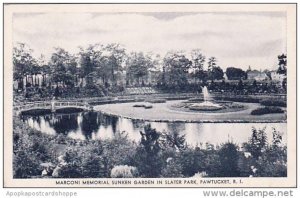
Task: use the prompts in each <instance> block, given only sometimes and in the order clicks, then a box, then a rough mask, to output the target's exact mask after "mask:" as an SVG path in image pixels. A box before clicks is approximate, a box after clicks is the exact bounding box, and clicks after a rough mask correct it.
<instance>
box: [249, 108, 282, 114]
mask: <svg viewBox="0 0 300 198" xmlns="http://www.w3.org/2000/svg"><path fill="white" fill-rule="evenodd" d="M283 112H284V111H283V110H282V109H280V108H279V107H262V108H257V109H254V110H253V111H252V112H251V115H264V114H271V113H283Z"/></svg>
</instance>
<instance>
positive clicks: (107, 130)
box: [21, 112, 287, 146]
mask: <svg viewBox="0 0 300 198" xmlns="http://www.w3.org/2000/svg"><path fill="white" fill-rule="evenodd" d="M21 118H22V120H23V121H24V122H26V123H27V124H28V125H29V126H30V127H32V128H34V129H37V130H39V131H41V132H43V133H46V134H51V135H57V134H63V135H66V136H68V137H70V138H74V139H81V140H85V139H106V138H113V137H114V135H115V134H116V133H117V132H122V131H125V132H126V133H127V134H128V137H129V138H130V139H132V140H134V141H136V142H138V141H139V140H140V138H141V137H140V131H143V127H144V125H145V124H150V125H151V127H152V128H155V129H157V131H160V132H163V131H166V132H178V133H180V134H185V138H186V141H187V143H188V144H190V145H193V146H195V145H197V144H201V143H206V142H209V143H211V144H215V145H218V144H221V143H224V142H227V141H232V142H234V143H236V144H241V143H243V142H247V141H248V138H249V137H250V136H251V133H252V131H251V129H252V127H255V128H256V129H262V128H264V127H266V133H267V137H268V141H269V142H271V141H272V131H273V128H275V129H276V130H277V131H280V132H281V133H283V142H284V143H285V142H286V129H287V124H286V123H178V122H145V121H140V120H139V121H137V120H131V119H126V118H121V117H117V116H108V115H104V114H101V113H100V112H81V113H73V114H49V115H41V116H21Z"/></svg>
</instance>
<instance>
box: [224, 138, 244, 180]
mask: <svg viewBox="0 0 300 198" xmlns="http://www.w3.org/2000/svg"><path fill="white" fill-rule="evenodd" d="M219 156H220V162H221V167H220V172H219V176H220V177H238V176H239V175H240V171H239V169H238V159H239V152H238V147H237V146H236V145H235V144H233V143H231V142H228V143H226V144H223V145H222V147H221V149H220V150H219Z"/></svg>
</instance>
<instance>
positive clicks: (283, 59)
mask: <svg viewBox="0 0 300 198" xmlns="http://www.w3.org/2000/svg"><path fill="white" fill-rule="evenodd" d="M286 65H287V56H286V54H282V55H279V56H278V70H277V73H279V74H284V75H286Z"/></svg>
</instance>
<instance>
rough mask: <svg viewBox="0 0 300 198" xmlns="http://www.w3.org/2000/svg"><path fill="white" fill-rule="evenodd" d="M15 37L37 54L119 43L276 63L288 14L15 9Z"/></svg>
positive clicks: (228, 60) (230, 62)
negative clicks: (30, 12)
mask: <svg viewBox="0 0 300 198" xmlns="http://www.w3.org/2000/svg"><path fill="white" fill-rule="evenodd" d="M13 32H14V34H13V41H14V42H25V43H26V44H28V45H29V46H30V47H31V48H32V49H33V50H34V55H35V56H36V57H38V56H40V54H44V55H45V56H46V58H49V57H50V55H51V53H52V52H53V51H54V47H62V48H64V49H66V50H68V51H70V52H71V53H77V52H78V46H87V45H88V44H94V43H103V44H106V43H112V42H116V43H120V44H122V45H123V46H124V47H125V48H126V49H127V51H128V52H130V51H143V52H149V51H152V52H153V53H158V54H160V55H161V56H162V57H163V56H164V55H165V54H166V52H167V51H169V50H186V51H190V50H192V49H195V48H197V49H201V50H202V51H203V53H204V55H205V56H206V57H210V56H215V57H216V58H217V60H218V65H220V66H221V67H222V68H224V69H225V68H227V67H229V66H235V67H241V68H243V69H246V68H248V66H249V65H251V68H252V69H255V68H256V69H275V68H276V64H277V55H279V54H281V53H285V52H286V15H285V13H280V12H275V13H274V12H273V13H271V12H269V13H265V12H264V13H114V14H109V13H107V14H105V13H99V14H98V13H81V14H78V13H61V14H57V13H37V14H27V13H19V14H15V15H14V18H13Z"/></svg>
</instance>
